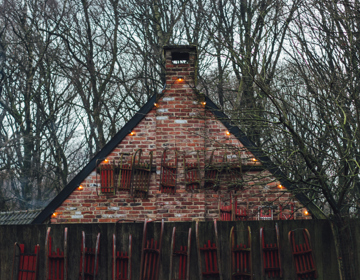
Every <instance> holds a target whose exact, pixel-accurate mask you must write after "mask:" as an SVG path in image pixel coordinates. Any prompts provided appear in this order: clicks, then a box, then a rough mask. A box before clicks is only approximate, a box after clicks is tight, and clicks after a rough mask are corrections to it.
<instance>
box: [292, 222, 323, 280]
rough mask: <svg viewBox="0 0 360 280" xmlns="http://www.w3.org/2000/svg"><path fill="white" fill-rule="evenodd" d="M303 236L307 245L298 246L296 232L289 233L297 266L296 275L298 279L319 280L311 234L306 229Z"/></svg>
mask: <svg viewBox="0 0 360 280" xmlns="http://www.w3.org/2000/svg"><path fill="white" fill-rule="evenodd" d="M303 235H304V240H305V243H303V244H296V242H295V231H294V230H291V231H289V242H290V247H291V250H292V255H293V259H294V262H295V266H296V275H297V277H298V279H299V280H300V279H302V278H313V279H316V278H317V271H316V265H315V259H314V255H313V251H312V249H311V243H310V233H309V231H308V230H307V229H306V228H304V229H303Z"/></svg>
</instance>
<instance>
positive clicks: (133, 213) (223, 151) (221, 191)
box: [51, 49, 308, 223]
mask: <svg viewBox="0 0 360 280" xmlns="http://www.w3.org/2000/svg"><path fill="white" fill-rule="evenodd" d="M172 52H173V50H171V49H166V50H165V56H166V73H167V76H166V88H165V90H164V91H163V93H162V94H161V95H159V97H158V100H157V102H156V103H155V104H154V107H153V109H152V110H151V111H150V112H149V113H148V114H147V115H146V116H145V117H144V119H143V120H142V121H141V122H140V123H139V124H138V125H137V126H136V127H135V128H134V130H133V131H132V133H131V134H130V132H129V135H127V136H126V137H125V139H123V140H122V141H121V143H119V144H118V146H117V147H116V148H115V149H114V150H113V151H112V152H111V153H110V154H109V155H108V156H107V158H106V161H107V163H111V164H116V165H117V164H119V162H120V160H121V154H122V153H130V154H134V153H135V151H136V150H137V149H142V160H143V161H149V152H151V151H152V152H153V165H154V166H155V167H156V169H154V172H151V178H150V185H149V191H148V194H147V197H146V198H142V197H140V198H136V197H133V196H132V195H131V194H130V192H129V191H128V190H117V191H116V194H115V195H99V185H100V175H99V174H98V173H97V172H96V168H95V166H94V170H93V172H91V174H90V175H89V176H88V177H87V178H86V179H85V180H84V181H83V182H82V184H81V188H78V189H76V190H75V191H74V192H73V193H72V194H71V195H70V196H69V197H68V198H67V199H66V200H65V201H64V202H63V203H62V204H61V206H60V207H58V209H57V210H56V211H55V214H54V215H53V216H52V217H51V223H97V222H104V223H106V222H117V221H119V220H144V219H145V218H150V219H161V218H165V219H166V220H168V221H192V220H204V219H214V218H217V219H218V218H219V217H220V215H221V213H220V207H222V206H226V205H229V204H230V201H231V202H232V203H233V202H234V201H235V200H236V201H237V205H238V207H239V208H243V209H244V208H246V209H247V216H248V217H247V218H248V219H250V220H251V219H258V218H259V209H260V208H259V207H265V206H271V209H273V210H272V211H273V217H274V219H277V218H278V216H279V215H278V214H279V211H280V207H279V205H282V208H283V209H284V208H285V209H286V208H290V209H291V207H290V206H289V205H290V204H289V203H293V205H294V209H295V212H296V215H295V218H308V217H306V216H305V215H304V209H303V207H302V205H300V203H299V202H297V201H296V200H295V199H294V198H293V196H292V195H291V194H290V193H289V192H287V191H286V190H285V189H279V188H278V184H279V182H277V181H276V180H275V179H274V178H273V177H272V176H271V174H270V173H269V172H268V171H266V170H259V169H256V167H257V168H258V167H259V166H261V163H259V162H254V161H252V158H253V155H252V154H251V153H250V152H248V151H247V150H246V149H245V148H244V147H243V145H242V144H241V143H240V142H239V141H238V139H236V138H235V137H234V136H233V135H228V134H227V129H226V128H225V126H224V125H223V124H222V123H221V121H220V120H217V119H216V118H215V116H214V115H213V114H212V113H211V112H210V111H209V110H207V109H206V104H205V103H204V100H205V99H204V98H203V97H202V95H201V94H199V93H197V92H196V90H195V81H194V77H195V75H196V74H195V70H196V65H195V63H196V53H195V52H193V51H190V52H189V62H188V63H186V64H174V63H173V61H172ZM178 77H181V78H182V80H181V81H179V80H178ZM164 149H168V150H167V151H168V152H167V157H166V160H167V161H168V163H172V164H175V152H174V151H175V150H176V151H177V155H178V163H177V167H178V168H177V178H176V181H177V184H176V191H175V193H164V192H161V188H160V173H161V163H162V155H163V152H164ZM212 151H214V152H212ZM211 155H212V160H213V165H217V166H223V167H224V166H228V165H225V163H224V162H227V163H231V162H233V163H234V164H235V163H239V161H241V163H242V165H243V169H244V171H242V172H241V174H239V177H241V180H242V187H241V188H239V187H238V188H237V189H234V190H229V187H230V186H231V178H230V177H231V175H230V174H229V172H226V169H224V168H223V171H222V172H221V173H219V175H218V176H219V177H218V179H219V180H218V181H219V183H217V184H215V185H213V184H208V183H207V182H208V181H207V179H208V178H206V173H205V167H206V166H207V165H209V160H210V157H211ZM239 157H240V158H239ZM123 159H126V160H128V163H130V160H131V157H130V156H123ZM184 159H185V162H186V163H187V164H189V163H192V164H195V165H196V164H198V163H199V165H200V175H201V176H200V177H201V182H200V184H199V185H194V186H192V185H186V182H187V179H186V175H185V174H184ZM101 164H105V162H102V163H100V165H101ZM204 187H206V188H204ZM290 209H287V210H283V211H284V212H289V211H290Z"/></svg>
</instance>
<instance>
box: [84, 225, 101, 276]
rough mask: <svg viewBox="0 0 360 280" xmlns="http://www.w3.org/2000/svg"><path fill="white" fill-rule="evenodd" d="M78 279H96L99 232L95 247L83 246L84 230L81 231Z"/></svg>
mask: <svg viewBox="0 0 360 280" xmlns="http://www.w3.org/2000/svg"><path fill="white" fill-rule="evenodd" d="M81 234H82V242H81V257H80V278H79V279H80V280H96V276H97V274H98V268H99V257H100V233H98V235H97V237H96V245H95V248H87V247H85V232H81Z"/></svg>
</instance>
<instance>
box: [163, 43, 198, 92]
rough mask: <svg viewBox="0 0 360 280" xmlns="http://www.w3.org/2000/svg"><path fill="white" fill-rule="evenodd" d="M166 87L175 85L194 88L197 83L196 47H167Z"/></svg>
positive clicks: (165, 49) (165, 52) (165, 53)
mask: <svg viewBox="0 0 360 280" xmlns="http://www.w3.org/2000/svg"><path fill="white" fill-rule="evenodd" d="M164 56H165V61H166V63H165V72H166V74H165V75H166V77H165V78H166V86H167V88H169V87H171V86H172V85H174V84H179V85H181V84H182V85H184V86H185V87H186V85H187V86H189V87H190V88H194V87H195V86H196V82H197V79H196V77H197V71H196V70H197V47H196V46H183V45H176V46H165V47H164Z"/></svg>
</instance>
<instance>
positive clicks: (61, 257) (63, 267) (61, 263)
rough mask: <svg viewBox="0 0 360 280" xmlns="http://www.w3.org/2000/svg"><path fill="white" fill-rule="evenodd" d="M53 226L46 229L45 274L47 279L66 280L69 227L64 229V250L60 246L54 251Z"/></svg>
mask: <svg viewBox="0 0 360 280" xmlns="http://www.w3.org/2000/svg"><path fill="white" fill-rule="evenodd" d="M50 231H51V228H50V227H49V228H48V229H47V231H46V240H45V254H46V258H45V276H46V279H47V280H66V279H67V263H68V262H67V242H68V241H67V235H68V229H67V228H65V230H64V251H63V252H61V251H60V249H59V248H57V249H56V252H53V251H52V244H51V240H52V239H51V236H50Z"/></svg>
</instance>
